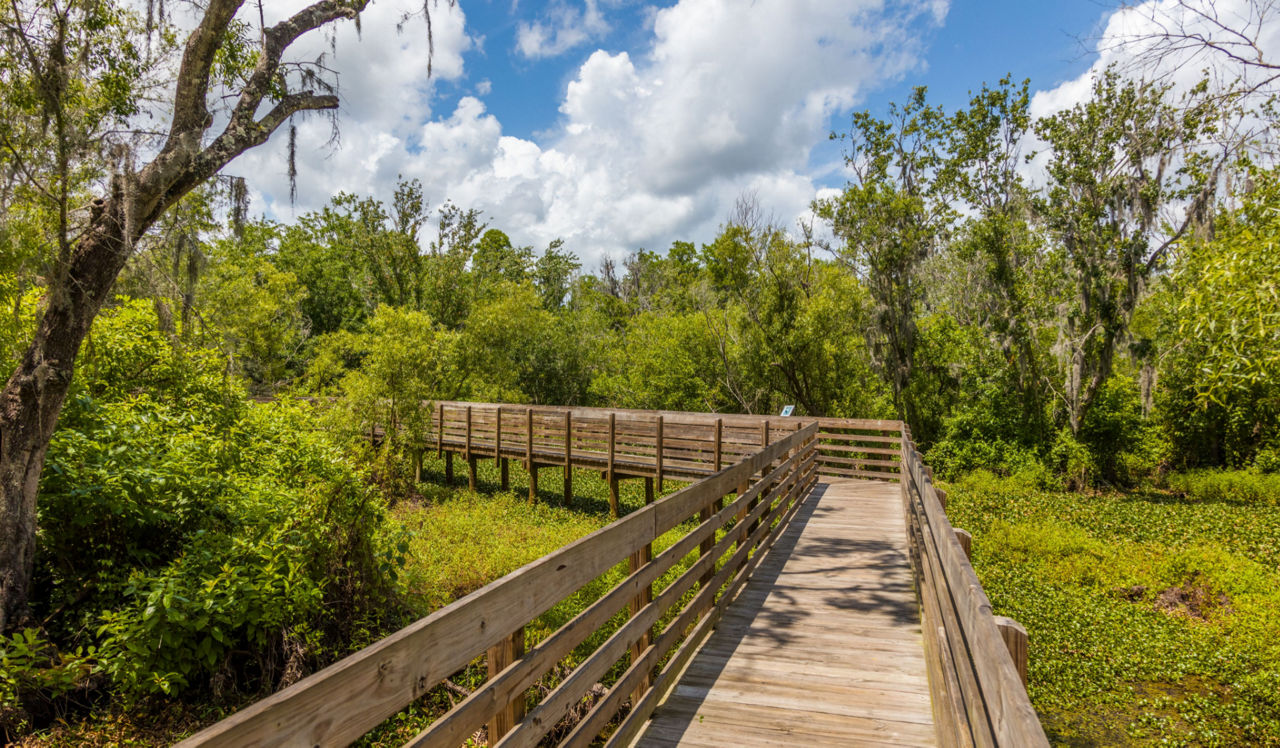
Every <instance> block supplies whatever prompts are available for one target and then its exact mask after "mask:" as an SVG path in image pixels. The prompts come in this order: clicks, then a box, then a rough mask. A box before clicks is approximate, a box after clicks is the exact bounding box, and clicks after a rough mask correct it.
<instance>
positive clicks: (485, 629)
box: [182, 404, 819, 746]
mask: <svg viewBox="0 0 1280 748" xmlns="http://www.w3.org/2000/svg"><path fill="white" fill-rule="evenodd" d="M445 405H446V413H447V411H448V409H449V408H450V407H459V406H457V405H449V404H445ZM463 407H471V408H472V409H473V410H471V427H472V431H471V432H470V436H471V438H472V441H471V442H470V444H469V446H470V448H471V449H473V450H474V449H475V448H476V446H477V442H476V441H475V437H476V431H475V427H476V425H477V422H478V419H477V418H476V415H477V413H476V410H475V409H474V408H475V407H476V406H475V405H474V404H473V405H469V406H463ZM505 407H506V406H504V408H503V409H501V410H497V411H491V413H492V414H493V416H494V418H495V425H494V427H493V428H492V429H491V431H490V435H491V436H494V437H495V440H494V443H493V449H494V454H496V455H502V454H505V452H504V451H503V450H505V449H506V447H504V446H502V445H501V444H500V443H499V442H498V439H497V438H496V437H497V436H498V435H501V438H502V439H503V440H505V438H506V433H507V432H506V431H505V428H506V427H505V424H504V425H503V426H502V427H498V426H497V424H496V418H497V417H498V415H497V414H498V413H503V415H502V416H501V417H502V418H503V419H504V420H505V418H506V410H505ZM515 407H520V406H515ZM558 415H559V416H560V417H561V418H563V417H564V416H563V412H560V413H558ZM528 417H529V416H528V415H526V424H527V422H528V421H527V419H528ZM582 417H583V418H584V419H585V418H588V417H589V416H588V414H585V413H584V414H582ZM445 420H446V419H442V420H441V422H442V423H444V422H445ZM608 420H609V422H610V423H611V424H612V425H613V427H614V429H615V431H614V434H613V435H614V437H615V440H614V441H611V442H610V443H616V437H617V426H618V421H619V416H618V415H615V416H614V417H612V418H610V419H608ZM626 422H627V423H636V424H646V423H649V422H646V421H644V420H643V419H640V420H636V421H631V420H629V419H628V420H627V421H626ZM570 423H571V421H570ZM690 425H697V424H690ZM734 425H735V426H737V423H735V424H734ZM665 427H666V425H665V422H664V424H663V426H662V427H660V428H665ZM600 428H601V423H600V422H599V420H598V419H597V421H596V422H594V423H593V424H592V425H591V429H590V430H592V431H595V432H598V431H599V430H600ZM645 428H648V426H647V425H646V426H645ZM447 431H448V433H449V434H450V435H451V436H450V439H452V438H453V436H454V435H456V433H455V432H456V429H453V428H452V427H450V428H448V429H447ZM569 433H570V434H571V437H572V438H571V443H573V444H576V443H577V440H578V439H579V437H581V439H582V440H583V444H584V445H586V444H589V443H591V440H592V439H594V438H595V437H593V436H590V435H589V434H588V433H587V430H584V431H582V432H574V431H573V430H572V428H570V430H569ZM534 435H535V439H536V438H537V433H536V426H535V431H534ZM656 435H657V432H655V434H654V436H655V437H656ZM551 436H552V437H553V439H552V441H554V436H555V434H554V433H552V434H551ZM562 436H563V435H562ZM643 436H645V437H646V438H647V436H648V434H647V431H646V432H645V434H643ZM818 437H819V425H818V424H817V423H814V422H812V421H811V422H809V423H808V424H804V425H799V426H798V427H797V428H794V429H790V430H789V433H782V434H781V435H779V436H778V438H776V439H775V440H773V441H772V442H771V443H769V444H768V445H767V446H763V447H760V446H757V447H756V450H755V451H754V452H752V453H750V454H747V455H745V456H743V457H742V458H741V459H740V460H738V461H737V462H735V464H733V465H731V466H729V467H724V468H723V469H721V470H719V471H717V472H715V473H713V474H711V475H709V476H707V477H705V478H703V479H702V480H700V481H698V482H696V483H693V484H691V485H689V486H687V487H685V488H683V489H681V490H679V491H676V492H675V493H673V494H671V495H670V496H668V497H666V498H663V499H661V500H658V501H656V502H654V503H651V504H648V505H646V506H645V507H643V508H642V509H639V510H636V511H634V512H631V513H630V514H628V515H627V516H625V517H623V518H622V519H619V520H617V521H615V522H613V523H611V524H610V525H608V526H606V527H604V528H602V529H600V530H598V531H596V532H594V533H592V534H590V535H588V536H586V537H583V538H581V539H579V540H577V541H575V542H573V543H570V544H569V545H567V546H565V547H563V548H561V549H559V550H557V551H555V552H553V553H551V554H549V555H547V556H544V557H542V558H540V559H538V560H536V561H534V562H532V563H530V564H528V565H526V566H524V567H522V568H520V569H518V570H516V571H514V572H512V573H511V574H508V575H507V576H505V577H503V578H501V579H499V580H497V581H495V582H493V583H491V584H489V585H487V586H486V587H484V588H482V589H480V590H478V591H476V592H474V593H472V594H470V595H467V596H466V597H464V598H462V599H460V600H458V601H456V602H454V603H452V604H450V605H448V606H446V607H444V608H442V609H440V610H438V611H436V612H435V613H433V614H431V615H429V616H427V617H426V618H423V619H421V620H419V621H417V622H416V623H414V624H412V625H410V626H408V627H407V628H405V629H402V630H401V631H399V632H397V633H395V634H393V635H391V636H390V637H387V638H386V639H383V640H381V641H379V642H377V643H376V644H373V645H371V646H369V647H367V648H365V649H363V650H361V651H359V652H357V653H355V654H353V655H351V656H349V657H347V658H345V659H343V660H341V661H339V662H338V663H335V664H334V665H332V666H330V667H328V668H326V669H324V670H322V671H320V672H318V673H315V674H314V675H311V676H309V677H307V678H304V679H303V680H301V681H299V682H298V683H296V684H294V685H292V686H290V687H288V688H286V689H284V690H282V691H280V692H279V693H276V694H274V695H272V696H270V697H268V698H266V699H264V700H262V701H260V702H258V703H256V704H253V705H251V706H249V707H247V708H246V709H244V710H241V711H240V712H238V713H236V714H234V715H232V716H231V717H229V718H227V719H225V720H223V721H221V722H219V723H217V724H215V725H213V726H212V727H210V728H208V729H206V730H204V731H202V732H200V733H198V734H196V735H195V736H193V737H191V738H190V739H188V740H186V741H184V742H183V743H182V745H185V746H294V745H296V746H328V745H345V744H347V743H349V742H351V741H353V740H355V739H357V738H359V737H360V736H362V735H364V734H365V733H366V732H368V731H369V730H371V729H373V728H374V727H376V726H377V725H378V724H380V723H381V722H382V721H383V720H385V719H387V718H388V717H390V716H391V715H393V714H395V713H396V712H397V711H399V710H401V709H403V708H404V707H406V706H407V705H409V704H410V703H412V702H414V701H415V700H417V699H418V698H420V697H422V696H423V695H424V694H426V693H427V692H428V691H429V690H431V689H432V688H434V687H436V686H437V685H439V684H440V683H442V682H443V681H444V680H445V679H447V678H449V677H450V676H451V675H453V674H455V673H457V672H459V671H461V670H462V669H464V668H466V667H467V666H468V665H469V664H471V663H472V662H474V661H476V660H477V658H479V657H481V656H484V657H485V658H486V661H487V666H488V671H489V677H488V680H487V681H486V682H485V683H484V684H483V685H481V686H480V687H479V688H477V689H476V690H475V691H474V692H472V693H471V694H470V695H469V696H468V697H467V698H465V699H464V700H463V701H462V702H461V703H459V704H457V705H456V706H454V707H453V709H451V710H450V711H449V712H448V713H446V714H444V715H443V716H441V717H440V718H439V719H437V720H435V721H434V722H433V723H432V724H431V725H430V726H429V727H428V728H427V729H426V730H425V731H424V732H422V733H421V734H420V735H418V736H417V737H416V738H414V739H413V740H412V741H410V745H428V746H436V745H439V746H445V745H448V746H456V745H458V744H459V743H462V742H464V741H465V740H466V739H467V738H469V737H470V736H472V735H473V734H475V732H476V731H477V730H478V729H479V728H480V727H481V726H483V725H487V726H488V737H489V740H490V743H491V744H495V743H496V744H498V745H502V746H531V745H536V744H538V743H539V742H540V741H542V740H543V739H544V738H545V737H546V735H547V734H548V733H549V732H551V731H552V730H553V729H554V728H556V726H557V725H559V724H561V723H562V720H564V718H565V717H566V716H567V715H569V714H570V711H571V710H572V709H573V708H575V706H576V705H578V704H579V703H581V701H582V699H583V697H584V695H585V694H586V693H587V692H588V691H590V690H591V689H592V688H593V686H594V685H595V684H596V683H598V682H599V681H600V680H601V679H602V678H604V677H605V675H606V674H607V673H609V672H610V671H614V672H616V669H617V668H618V667H619V666H620V665H622V666H625V667H624V669H623V672H622V674H621V676H619V677H618V678H617V679H616V681H615V682H614V683H613V684H612V686H611V687H609V688H608V689H607V690H606V691H605V693H604V694H603V695H602V696H600V697H599V698H598V700H597V701H596V702H595V704H594V705H593V706H592V707H591V709H590V710H589V711H587V712H586V714H584V715H582V716H581V717H580V718H579V719H577V721H576V722H575V723H574V724H572V725H570V726H568V728H567V729H568V730H569V732H568V734H567V736H566V737H565V738H564V739H563V740H562V742H561V744H562V745H570V746H583V745H589V744H591V743H592V742H593V741H595V740H597V739H598V737H599V735H600V734H601V732H602V731H603V730H605V729H606V728H607V727H608V726H609V724H610V723H611V722H616V721H617V720H618V718H619V714H620V710H621V709H622V707H623V703H624V701H626V700H627V699H628V698H630V699H631V702H632V707H631V709H630V711H629V712H627V714H626V716H625V717H624V718H622V720H621V722H620V723H619V724H618V725H617V727H616V729H615V730H614V731H613V733H612V735H611V738H610V743H611V744H621V743H622V742H623V741H625V740H628V739H630V738H631V737H633V736H634V735H636V734H637V732H638V731H639V729H640V728H641V727H642V726H643V724H644V721H645V720H646V719H647V718H648V716H649V714H650V713H652V711H653V709H654V708H655V706H656V705H657V704H658V703H659V702H660V700H661V699H662V698H663V697H664V695H665V694H666V693H668V692H669V691H670V689H671V688H673V687H674V685H675V681H676V679H677V678H678V676H679V673H680V672H681V671H682V668H683V667H684V665H685V664H686V663H687V661H688V659H689V658H690V657H691V656H692V654H693V652H694V651H695V650H696V649H697V647H698V646H700V644H701V642H702V641H703V640H704V639H705V637H706V635H707V634H708V633H709V632H710V631H711V629H712V628H713V627H714V626H715V624H716V622H717V621H718V620H719V616H720V614H721V613H722V611H723V610H724V608H725V607H726V606H727V605H728V604H729V602H730V601H731V600H732V599H733V598H734V596H735V595H736V593H737V592H738V591H739V590H740V589H741V587H742V584H743V582H744V581H745V579H746V578H747V577H748V576H749V575H750V574H751V572H752V571H753V569H754V568H755V565H756V564H758V563H759V561H760V559H761V558H762V557H763V556H764V554H765V552H766V551H767V549H768V547H770V546H771V545H772V543H773V542H774V540H775V539H776V538H777V536H778V534H779V533H780V532H781V531H782V529H783V527H784V526H785V525H786V523H787V521H788V520H789V519H790V518H791V517H792V516H793V515H794V513H795V510H796V508H797V507H798V505H799V500H800V499H801V498H802V497H803V496H804V495H806V493H807V492H808V490H809V489H810V488H811V487H812V485H813V484H814V483H815V482H816V481H817V468H818V449H817V446H818ZM464 438H465V434H464ZM444 443H447V442H444ZM596 444H597V445H598V442H596ZM722 444H723V442H722ZM466 446H467V445H466V444H464V447H466ZM584 449H585V446H584ZM611 451H613V452H615V456H616V449H615V450H611ZM658 454H661V453H660V452H659V453H655V459H656V458H657V455H658ZM675 528H681V530H682V532H681V534H680V535H679V537H678V538H676V539H675V541H674V543H673V544H672V545H670V546H668V547H667V548H665V549H664V550H662V551H661V552H660V553H658V554H657V555H656V556H655V555H654V554H653V543H654V542H655V541H656V540H657V539H658V538H660V537H662V536H663V535H665V534H666V533H667V532H669V531H671V530H672V529H675ZM694 553H696V554H697V555H696V557H694V558H693V560H692V563H690V564H689V565H688V567H687V568H685V569H684V570H683V571H681V572H680V573H679V574H678V575H677V576H676V577H675V579H674V580H673V581H671V582H670V583H668V584H667V585H666V586H665V587H662V588H661V589H657V588H656V585H657V584H658V583H659V582H660V581H661V580H663V579H665V578H666V577H667V576H670V574H668V572H671V571H672V570H673V569H675V568H676V567H677V564H680V563H681V562H682V560H685V559H687V558H689V557H690V556H691V554H694ZM624 562H625V563H627V569H628V575H627V576H626V577H625V579H623V580H622V581H621V582H620V583H618V584H616V585H614V586H613V587H612V588H611V589H609V590H608V591H607V592H605V593H604V594H603V595H602V596H600V597H598V598H597V599H596V601H595V602H593V603H591V604H589V605H588V606H587V607H586V608H585V609H584V610H583V611H581V612H580V613H578V614H577V615H576V616H575V617H574V618H573V619H572V620H570V621H569V622H568V623H566V624H564V625H563V626H561V627H560V628H559V629H558V630H557V631H555V632H554V633H552V634H551V635H550V636H548V637H547V638H545V639H543V640H542V641H539V642H534V643H532V646H529V647H528V648H526V642H525V638H524V632H525V627H526V626H527V625H528V624H529V623H531V622H533V621H534V620H536V619H537V618H538V617H539V616H541V615H543V614H544V613H546V612H547V611H548V610H550V609H551V608H552V607H554V606H555V605H557V604H558V603H560V602H561V601H563V600H564V599H566V598H568V597H570V596H572V595H574V594H575V593H577V592H578V591H580V590H582V589H583V588H584V587H585V586H587V585H589V584H591V583H593V582H595V581H596V580H598V579H600V578H601V577H602V576H604V575H606V574H608V573H609V572H610V570H611V569H613V568H615V567H616V566H618V565H619V564H621V563H624ZM624 611H625V620H624V622H623V623H622V624H621V625H619V626H618V627H617V628H616V629H614V630H613V631H612V632H611V633H610V634H609V635H608V636H607V637H606V638H605V639H604V641H603V643H601V644H599V645H598V646H596V647H595V649H593V650H592V651H591V652H590V653H581V652H577V654H578V655H579V657H578V658H575V661H576V662H577V664H576V666H574V667H573V668H572V669H571V670H568V672H567V673H566V674H564V675H563V677H562V678H561V679H560V680H559V682H558V683H557V684H555V685H554V686H553V687H552V688H551V690H550V691H549V692H548V693H546V695H545V696H542V697H541V698H540V699H536V700H534V699H531V698H530V695H531V694H534V693H541V692H540V691H537V690H535V689H533V686H534V685H535V684H536V683H538V682H539V681H540V680H542V679H543V678H544V676H546V675H547V674H548V673H551V672H553V671H555V672H560V671H561V670H560V669H561V668H562V667H564V666H567V661H566V657H568V656H569V655H571V654H574V653H575V652H576V651H577V650H578V649H579V648H580V647H582V646H583V645H584V642H587V641H588V640H589V639H590V638H591V637H592V635H593V634H594V633H595V632H597V631H598V630H600V629H601V628H602V627H603V626H606V625H608V624H609V622H610V621H612V620H614V619H615V618H616V616H617V615H618V614H619V613H620V612H624ZM526 707H531V708H529V709H528V711H527V713H526V711H525V710H526Z"/></svg>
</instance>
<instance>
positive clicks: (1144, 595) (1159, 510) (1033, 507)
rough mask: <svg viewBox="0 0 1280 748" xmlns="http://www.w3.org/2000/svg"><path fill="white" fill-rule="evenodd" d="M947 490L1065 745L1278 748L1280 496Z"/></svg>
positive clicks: (1050, 727) (1053, 732)
mask: <svg viewBox="0 0 1280 748" xmlns="http://www.w3.org/2000/svg"><path fill="white" fill-rule="evenodd" d="M1196 480H1197V481H1200V482H1203V481H1204V480H1206V479H1204V478H1197V479H1196ZM1231 480H1236V479H1235V478H1232V479H1231ZM1173 485H1178V483H1177V482H1176V481H1174V482H1173ZM950 488H951V489H952V490H951V492H950V494H949V499H948V513H949V514H950V515H951V519H952V522H953V524H955V526H957V527H963V528H965V529H967V530H969V531H971V532H972V533H973V534H974V558H973V561H974V566H975V568H976V569H977V571H978V576H979V577H980V579H981V580H982V583H983V586H984V587H985V588H986V591H987V593H988V595H989V596H990V597H991V600H992V604H993V606H994V607H995V608H996V609H997V611H998V612H999V613H1001V614H1004V615H1009V616H1011V617H1013V618H1015V619H1017V620H1018V621H1019V622H1021V623H1022V624H1023V625H1024V626H1026V628H1027V630H1028V633H1029V635H1030V638H1031V656H1030V666H1029V671H1030V672H1029V687H1028V690H1029V692H1030V695H1031V699H1032V703H1033V704H1034V705H1035V707H1036V709H1037V711H1038V712H1039V713H1040V715H1041V719H1042V721H1043V723H1044V725H1045V729H1046V731H1047V732H1048V734H1049V736H1050V738H1051V740H1052V741H1053V742H1054V743H1055V744H1058V745H1072V746H1090V745H1157V744H1158V745H1204V746H1219V745H1222V746H1226V745H1273V746H1274V745H1280V507H1278V506H1277V502H1276V500H1275V497H1274V496H1252V495H1248V496H1246V497H1245V498H1243V499H1242V498H1241V497H1240V496H1239V495H1238V494H1231V493H1225V494H1224V493H1223V492H1217V493H1213V492H1209V491H1200V492H1193V491H1187V490H1185V489H1183V490H1181V491H1156V490H1143V491H1135V492H1131V493H1106V494H1078V493H1061V492H1048V491H1041V490H1037V489H1034V488H1031V487H1028V486H1026V485H1025V484H1022V483H1019V482H1017V481H1013V480H1007V479H1006V480H1001V479H997V478H994V477H993V476H990V475H989V474H982V473H979V474H975V475H972V476H970V477H969V478H967V479H964V480H962V481H960V482H958V483H956V484H953V485H952V486H951V487H950Z"/></svg>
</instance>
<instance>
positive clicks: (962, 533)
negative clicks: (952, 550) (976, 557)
mask: <svg viewBox="0 0 1280 748" xmlns="http://www.w3.org/2000/svg"><path fill="white" fill-rule="evenodd" d="M955 531H956V540H958V541H960V547H961V548H963V549H964V557H965V558H967V559H969V560H971V561H972V560H973V535H971V534H970V533H969V531H968V530H961V529H960V528H959V527H957V528H955Z"/></svg>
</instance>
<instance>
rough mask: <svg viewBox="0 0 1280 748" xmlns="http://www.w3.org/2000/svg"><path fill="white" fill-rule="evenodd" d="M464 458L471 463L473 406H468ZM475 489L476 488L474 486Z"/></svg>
mask: <svg viewBox="0 0 1280 748" xmlns="http://www.w3.org/2000/svg"><path fill="white" fill-rule="evenodd" d="M462 456H463V457H465V458H466V459H467V461H468V462H470V461H471V406H470V405H468V406H467V444H466V446H465V447H464V448H463V450H462ZM472 488H473V489H474V488H475V486H472Z"/></svg>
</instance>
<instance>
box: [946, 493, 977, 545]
mask: <svg viewBox="0 0 1280 748" xmlns="http://www.w3.org/2000/svg"><path fill="white" fill-rule="evenodd" d="M938 493H942V492H941V491H939V492H938ZM953 529H955V531H956V540H958V541H959V542H960V547H961V548H963V549H964V557H965V558H967V559H969V560H970V561H972V560H973V535H970V534H969V531H968V530H961V529H960V528H959V527H956V528H953Z"/></svg>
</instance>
